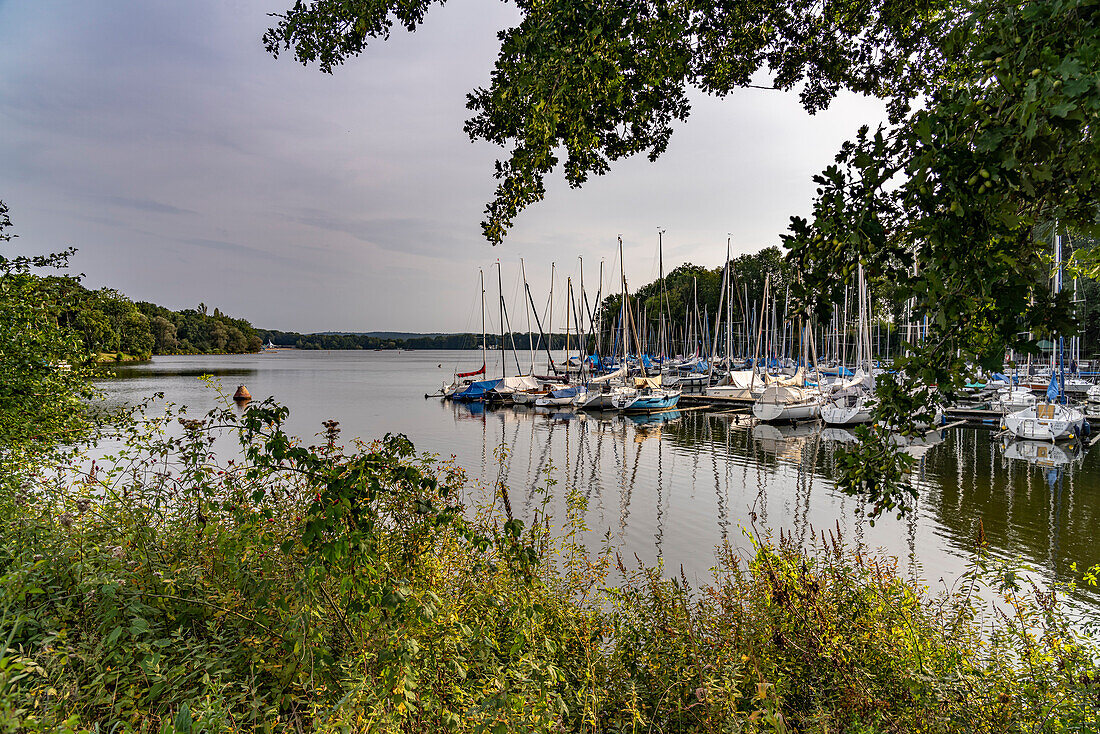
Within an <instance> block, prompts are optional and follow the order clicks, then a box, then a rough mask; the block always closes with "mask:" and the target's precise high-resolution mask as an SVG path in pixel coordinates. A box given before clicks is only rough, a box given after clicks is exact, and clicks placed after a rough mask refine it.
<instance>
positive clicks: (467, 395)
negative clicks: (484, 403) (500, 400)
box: [452, 380, 500, 400]
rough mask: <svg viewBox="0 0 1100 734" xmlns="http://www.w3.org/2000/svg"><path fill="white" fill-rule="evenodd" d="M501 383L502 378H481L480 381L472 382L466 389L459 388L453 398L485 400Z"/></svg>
mask: <svg viewBox="0 0 1100 734" xmlns="http://www.w3.org/2000/svg"><path fill="white" fill-rule="evenodd" d="M499 384H500V380H481V381H480V382H474V383H471V384H470V386H469V387H467V388H466V389H464V390H459V391H458V392H456V393H455V394H454V395H453V396H452V399H453V400H484V399H485V397H486V395H487V394H488V393H490V392H492V391H493V388H495V387H496V386H497V385H499Z"/></svg>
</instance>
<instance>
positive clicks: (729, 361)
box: [711, 234, 733, 371]
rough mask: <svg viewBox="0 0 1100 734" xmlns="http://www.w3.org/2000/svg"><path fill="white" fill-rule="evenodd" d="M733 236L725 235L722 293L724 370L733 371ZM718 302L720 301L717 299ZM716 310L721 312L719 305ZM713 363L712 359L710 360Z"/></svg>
mask: <svg viewBox="0 0 1100 734" xmlns="http://www.w3.org/2000/svg"><path fill="white" fill-rule="evenodd" d="M731 240H733V236H732V235H729V234H727V235H726V286H725V288H723V289H722V293H723V294H724V295H725V296H726V370H727V371H732V370H733V278H731V277H730V242H731ZM718 300H719V301H721V300H722V299H721V298H719V299H718ZM718 310H719V311H721V310H722V305H721V303H719V305H718ZM711 361H713V359H712V360H711Z"/></svg>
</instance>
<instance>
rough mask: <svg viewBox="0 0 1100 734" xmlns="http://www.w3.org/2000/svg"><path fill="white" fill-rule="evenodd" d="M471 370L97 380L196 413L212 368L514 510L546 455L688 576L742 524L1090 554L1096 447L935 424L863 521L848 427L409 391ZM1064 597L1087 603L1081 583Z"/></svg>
mask: <svg viewBox="0 0 1100 734" xmlns="http://www.w3.org/2000/svg"><path fill="white" fill-rule="evenodd" d="M499 357H500V355H499V353H498V354H497V355H496V358H497V359H498V360H499ZM480 364H481V355H480V353H461V352H453V351H440V352H429V351H416V352H395V351H387V352H359V351H340V352H315V351H295V350H280V351H273V352H265V353H262V354H257V355H244V356H208V357H157V358H156V359H155V360H154V361H152V362H150V363H146V364H141V365H134V366H124V367H121V368H119V370H118V375H119V378H120V379H116V380H111V381H108V382H105V383H104V387H105V389H106V391H107V395H108V399H109V400H111V401H112V402H121V401H125V402H137V401H139V400H140V399H143V398H145V397H148V396H149V395H151V394H152V393H154V392H163V393H165V399H166V400H170V401H172V402H175V403H181V404H185V405H187V406H189V408H190V409H191V412H192V414H195V413H197V412H199V411H204V410H207V409H209V408H211V407H214V406H215V405H216V404H217V401H218V399H217V395H216V393H215V392H214V391H213V390H211V389H210V388H209V387H207V386H206V385H205V384H204V383H203V382H202V381H200V380H199V379H198V378H199V376H201V375H204V374H210V375H214V376H215V377H216V378H217V379H218V380H220V381H221V383H222V385H223V386H224V387H225V388H227V389H228V390H229V392H232V391H233V389H235V388H236V386H237V385H238V384H244V385H247V387H248V389H249V390H250V391H251V393H252V395H253V397H254V398H256V399H263V398H266V397H268V396H273V397H275V398H276V399H277V400H278V401H279V402H280V403H282V404H284V405H286V406H287V407H288V408H289V409H290V418H289V419H288V424H287V425H288V429H289V430H290V431H291V432H292V433H294V434H296V435H298V436H301V437H303V438H307V439H312V438H313V436H314V435H315V434H317V433H319V432H320V431H321V430H322V428H321V422H322V421H324V420H328V419H331V418H334V419H336V420H338V421H340V424H341V428H342V430H343V434H342V435H343V438H345V439H348V438H350V437H353V436H358V437H362V438H364V439H372V438H378V437H381V436H382V435H383V434H385V433H387V432H389V433H404V434H406V435H407V436H408V437H409V438H410V439H411V440H412V441H413V443H414V444H415V445H416V447H417V449H418V450H420V451H430V452H433V453H436V454H439V455H441V456H443V457H450V456H452V455H453V456H454V457H455V460H456V462H457V463H458V464H459V465H460V466H462V467H463V468H464V469H466V470H467V472H468V473H469V475H470V476H471V478H473V479H475V480H477V481H478V482H480V483H481V484H482V485H483V486H491V485H492V484H493V483H494V482H495V481H497V479H498V478H503V479H504V480H505V482H506V484H507V486H508V487H509V494H510V496H511V501H512V506H513V508H514V509H515V510H516V512H517V513H520V514H522V515H523V516H524V517H529V516H530V513H531V512H532V510H533V509H534V507H535V505H536V504H537V503H539V502H541V495H540V493H539V488H540V487H544V486H545V484H546V483H545V477H546V472H547V471H548V470H549V469H550V467H552V470H551V476H553V478H554V479H555V480H556V482H557V483H556V485H555V486H554V487H553V489H552V495H553V500H554V501H553V502H552V503H551V507H552V508H555V509H556V510H557V514H558V516H560V515H561V510H562V505H561V497H562V496H563V495H564V493H565V489H566V488H567V487H575V488H577V490H578V491H580V492H581V493H582V494H583V495H584V496H585V497H587V499H588V503H589V505H588V515H587V523H588V526H589V528H590V529H591V531H592V539H591V540H592V544H593V545H596V544H598V543H599V542H600V540H602V537H603V535H604V534H605V533H608V532H609V533H610V535H611V540H612V543H613V545H614V547H615V549H616V550H617V551H618V552H619V553H620V554H621V555H622V556H623V558H624V559H628V560H629V559H633V557H634V556H635V555H637V557H638V558H639V559H641V560H642V561H643V562H645V563H650V564H651V563H654V562H657V561H658V560H659V561H661V562H663V563H664V565H665V568H666V569H667V570H668V571H669V572H670V573H679V570H680V568H681V567H683V569H684V572H685V573H686V574H688V576H689V578H695V579H703V578H705V577H706V575H707V570H708V569H709V567H710V566H711V564H712V562H713V559H714V548H715V546H716V545H717V544H719V543H721V542H722V541H723V540H729V541H730V542H731V543H732V544H734V545H735V546H739V547H745V546H747V545H748V543H747V541H746V539H745V536H744V532H745V530H744V529H745V528H746V527H749V526H750V525H751V524H752V523H754V522H755V525H756V526H757V527H758V528H770V529H771V530H772V531H774V532H778V531H780V530H783V531H784V532H790V533H793V534H794V536H795V537H796V538H798V539H801V540H803V541H807V542H808V541H809V540H810V539H811V538H812V537H814V536H820V534H821V532H822V531H825V532H828V531H830V530H831V531H832V532H834V533H835V532H836V529H837V528H838V527H839V529H840V532H841V534H842V535H843V536H844V538H845V540H846V542H849V543H851V544H856V543H859V544H861V545H863V546H864V547H867V548H870V549H883V550H885V551H887V552H889V553H890V554H892V555H894V556H897V557H898V559H899V562H900V564H901V567H902V568H903V569H904V570H905V571H906V572H908V573H911V574H913V575H915V576H919V577H921V578H924V579H925V580H926V581H927V582H928V583H929V584H930V585H931V586H932V587H933V588H937V587H940V579H943V583H946V584H950V583H952V582H953V581H954V580H955V579H957V578H958V576H959V575H960V574H961V573H962V572H963V571H964V569H965V567H966V565H967V563H968V559H969V558H970V555H971V549H972V548H973V544H974V540H975V538H976V536H977V532H978V523H979V521H981V523H982V525H983V527H984V532H985V537H986V539H987V541H988V543H989V547H990V549H991V551H992V552H993V553H994V554H995V555H997V556H999V557H1003V558H1006V559H1019V560H1020V561H1021V562H1023V563H1026V564H1029V565H1031V566H1033V567H1034V568H1035V569H1036V571H1037V572H1038V574H1039V575H1040V576H1041V577H1042V578H1043V579H1044V580H1046V581H1050V580H1058V581H1064V582H1065V581H1074V580H1079V574H1078V573H1075V572H1074V571H1073V570H1072V569H1071V564H1073V563H1077V565H1078V568H1080V569H1084V568H1087V567H1088V566H1090V565H1092V564H1095V563H1100V547H1098V545H1097V544H1096V543H1094V541H1093V538H1094V535H1095V533H1096V530H1097V528H1098V523H1100V458H1097V456H1096V454H1097V452H1096V451H1094V452H1091V453H1089V452H1088V450H1087V449H1086V448H1084V447H1078V449H1077V450H1073V449H1066V451H1065V452H1064V453H1057V456H1056V459H1057V460H1059V461H1063V462H1065V463H1064V464H1062V465H1060V466H1057V467H1051V466H1048V465H1045V464H1050V463H1051V461H1050V459H1049V457H1048V458H1040V459H1039V460H1038V461H1034V462H1029V461H1026V460H1023V459H1019V458H1013V457H1012V455H1013V454H1014V453H1016V451H1018V448H1017V449H1016V450H1009V451H1006V449H1005V447H1004V445H1003V443H1002V439H1000V438H998V437H996V436H995V435H994V433H993V432H991V431H988V430H985V429H973V428H957V429H949V430H947V431H944V432H943V433H942V434H936V435H933V436H932V437H931V440H930V441H929V444H930V445H925V446H918V447H914V448H912V449H910V450H911V451H913V453H914V454H915V455H918V456H919V468H918V482H917V483H918V487H919V490H920V498H919V505H918V508H917V511H916V512H915V513H913V514H912V515H911V516H909V517H907V518H905V519H903V520H900V521H899V520H896V519H894V518H893V517H892V516H891V517H885V518H881V519H879V520H878V521H877V523H876V524H875V525H874V526H873V527H872V526H871V524H870V523H869V522H868V521H867V520H866V518H865V514H866V509H865V507H864V505H863V503H862V502H860V501H859V500H857V499H854V498H851V497H848V496H845V495H844V494H842V493H841V492H839V491H838V490H837V489H836V488H835V486H834V483H833V481H832V477H833V476H834V468H835V455H836V450H837V448H838V447H839V446H841V445H842V441H843V440H845V439H847V438H849V436H848V435H847V434H845V433H844V432H841V431H824V432H823V431H820V430H818V429H816V428H814V427H811V426H808V425H807V426H800V427H798V428H792V427H773V426H768V425H756V426H750V425H749V421H748V419H747V418H746V417H745V416H739V415H736V414H732V413H724V414H714V413H711V412H707V411H699V410H685V411H681V412H678V413H671V414H665V415H664V416H661V417H659V418H658V417H654V418H641V417H639V418H637V419H632V418H628V417H623V416H620V415H616V414H607V415H606V416H603V415H600V414H589V415H585V414H579V413H573V412H571V411H559V412H548V411H543V410H536V409H516V408H500V409H488V410H486V409H483V408H482V407H481V406H477V405H474V406H467V405H460V404H454V403H450V402H443V401H441V400H439V399H438V398H432V399H426V398H425V397H424V396H425V394H426V393H430V392H437V391H438V389H439V387H440V385H441V384H443V383H444V382H449V381H450V378H451V376H452V373H453V372H454V370H455V368H456V367H457V368H458V369H467V370H468V369H474V368H476V367H477V366H480ZM490 370H492V367H490ZM511 370H512V371H514V364H513V365H511ZM318 442H319V441H318ZM501 447H504V449H505V451H504V452H503V454H502V452H501V451H500V449H501ZM502 455H503V456H504V459H503V461H502V460H501V456H502ZM1076 597H1077V600H1078V601H1079V602H1081V603H1084V604H1086V605H1089V606H1100V595H1098V594H1096V593H1095V592H1094V591H1090V590H1079V591H1078V592H1077V594H1076Z"/></svg>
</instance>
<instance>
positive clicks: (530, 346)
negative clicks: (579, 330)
mask: <svg viewBox="0 0 1100 734" xmlns="http://www.w3.org/2000/svg"><path fill="white" fill-rule="evenodd" d="M519 272H520V273H521V274H522V275H523V292H524V293H526V294H528V295H529V294H530V292H531V290H530V288H528V287H527V268H525V267H524V265H523V258H522V257H521V258H520V259H519ZM524 306H525V310H526V311H527V349H529V350H530V352H531V372H530V373H529V374H532V375H533V374H535V340H534V334H532V333H531V306H530V304H529V303H527V299H526V298H525V299H524Z"/></svg>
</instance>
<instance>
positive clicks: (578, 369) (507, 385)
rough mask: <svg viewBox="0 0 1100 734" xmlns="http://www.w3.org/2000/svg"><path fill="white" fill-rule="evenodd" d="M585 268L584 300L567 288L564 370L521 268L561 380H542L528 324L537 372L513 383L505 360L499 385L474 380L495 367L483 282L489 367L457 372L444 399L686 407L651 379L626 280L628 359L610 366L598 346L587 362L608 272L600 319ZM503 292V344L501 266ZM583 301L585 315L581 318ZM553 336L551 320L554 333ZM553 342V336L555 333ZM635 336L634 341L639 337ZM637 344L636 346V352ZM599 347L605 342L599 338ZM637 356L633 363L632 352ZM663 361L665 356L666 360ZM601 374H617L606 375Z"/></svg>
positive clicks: (635, 408) (550, 362)
mask: <svg viewBox="0 0 1100 734" xmlns="http://www.w3.org/2000/svg"><path fill="white" fill-rule="evenodd" d="M619 253H620V261H621V259H622V239H621V238H620V239H619ZM583 267H584V264H583V260H582V261H581V268H582V270H581V276H580V282H581V284H582V287H581V289H580V290H581V293H580V296H579V298H578V297H577V294H576V293H575V292H574V289H573V284H572V279H571V278H570V279H568V280H567V286H566V319H565V324H566V327H565V347H566V356H565V360H564V361H563V362H562V363H561V364H560V365H559V364H557V363H555V362H554V358H553V355H552V353H551V340H550V339H549V338H548V337H547V336H546V334H545V333H544V332H543V328H542V323H541V320H540V319H539V315H538V310H537V307H536V306H535V302H534V297H533V296H532V294H531V289H530V285H529V283H528V282H527V277H526V270H525V268H524V266H523V262H522V260H521V272H522V277H523V287H524V293H525V296H526V298H525V305H526V306H527V314H528V319H529V320H530V318H531V316H532V315H533V316H534V319H535V324H536V326H537V327H538V330H539V342H538V343H539V344H540V345H542V344H543V343H544V344H545V350H546V355H547V368H548V372H551V373H553V374H551V375H546V376H537V375H535V374H534V366H535V358H534V353H535V351H536V347H535V341H534V339H533V331H532V330H531V326H530V323H528V346H529V348H530V350H531V367H530V371H529V372H527V373H526V374H517V375H515V376H512V377H509V376H508V375H507V374H506V372H507V359H506V357H504V355H503V354H502V361H501V372H502V374H501V377H500V378H497V379H480V380H476V379H472V378H477V377H481V378H484V377H486V370H487V364H488V360H487V357H486V352H487V348H488V347H487V336H486V309H485V278H484V273H483V272H482V273H481V274H480V276H479V277H480V290H481V323H482V340H481V342H482V343H481V349H482V365H481V367H480V368H479V369H477V370H473V371H469V372H456V373H455V376H454V380H453V381H452V382H451V383H450V384H448V385H444V386H443V388H442V392H441V395H442V397H444V398H450V399H453V400H456V401H459V402H511V403H513V404H516V405H534V406H536V407H572V408H577V409H581V410H619V411H625V412H656V411H662V410H669V409H672V408H674V407H675V406H676V404H677V403H678V402H679V399H680V395H681V391H680V390H679V389H677V388H675V387H668V386H664V385H662V381H661V376H660V375H657V376H656V377H653V376H650V375H649V374H648V362H649V360H648V359H647V357H646V356H645V355H644V352H643V346H642V343H641V341H640V339H639V337H638V329H637V327H636V325H635V324H634V321H633V318H634V317H633V313H632V309H631V307H630V297H629V293H628V290H627V284H626V276H625V274H623V275H622V276H621V283H622V291H621V293H622V301H621V308H620V314H619V321H620V323H621V325H622V328H621V329H620V331H621V339H622V341H621V344H622V351H621V353H620V354H621V357H620V358H619V360H618V363H617V364H616V363H615V362H614V361H613V360H609V361H608V362H605V361H604V360H603V359H601V356H600V354H599V349H598V346H597V350H596V353H595V354H594V355H587V356H586V355H585V350H584V347H585V345H586V344H587V343H589V342H590V341H591V340H592V336H593V333H592V332H593V331H594V330H595V331H596V334H597V335H598V333H599V332H598V330H597V325H598V323H599V321H598V320H599V318H601V316H602V314H601V308H600V304H601V296H602V283H603V267H602V264H601V268H600V282H601V286H600V292H598V293H597V298H596V304H597V306H596V311H595V312H593V311H592V309H591V308H590V306H589V304H588V298H587V294H585V293H584V289H583V282H584V274H583V273H584V271H583ZM497 286H498V292H499V300H500V324H501V333H500V341H501V343H502V344H503V343H504V340H505V333H506V331H505V329H506V324H507V323H508V315H507V308H506V305H505V302H504V296H503V289H502V287H501V276H500V263H499V262H498V263H497ZM578 300H579V301H580V304H581V309H580V310H578V303H577V302H578ZM548 310H549V316H550V317H552V315H553V278H551V290H550V296H549V307H548ZM584 315H587V316H588V331H587V333H586V331H585V329H584V328H583V322H584V319H583V316H584ZM550 329H552V326H551V325H550V320H549V318H548V319H547V330H548V331H549V330H550ZM550 333H551V334H552V333H553V332H552V331H550ZM632 336H633V340H632V339H631V337H632ZM571 337H575V339H576V342H577V352H578V354H577V356H576V357H573V356H571V354H570V353H571V351H572V349H571V344H570V339H571ZM631 341H633V345H632V344H631ZM596 343H597V345H598V336H597V338H596ZM631 346H633V347H634V348H635V350H636V351H635V352H634V354H636V355H639V356H637V357H631V356H630V348H631ZM512 347H513V349H512V351H513V354H516V349H515V343H514V340H513V343H512ZM662 361H663V356H662ZM516 364H517V371H519V367H518V365H519V361H518V356H517V357H516ZM599 367H605V368H607V367H610V369H609V370H607V369H605V370H604V371H602V372H601V371H600V370H599Z"/></svg>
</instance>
